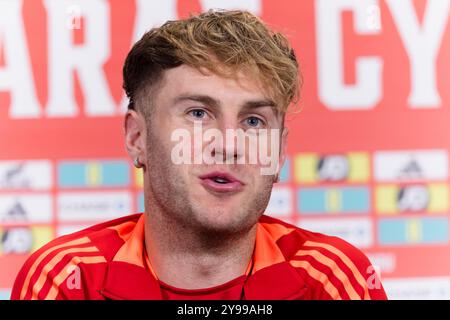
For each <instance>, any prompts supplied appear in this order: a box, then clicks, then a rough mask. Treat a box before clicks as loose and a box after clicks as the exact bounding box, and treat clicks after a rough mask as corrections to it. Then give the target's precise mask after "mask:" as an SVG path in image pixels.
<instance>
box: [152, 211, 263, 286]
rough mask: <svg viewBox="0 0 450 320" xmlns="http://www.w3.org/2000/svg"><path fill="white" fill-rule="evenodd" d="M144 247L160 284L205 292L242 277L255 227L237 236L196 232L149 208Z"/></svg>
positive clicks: (249, 258) (253, 243) (251, 250)
mask: <svg viewBox="0 0 450 320" xmlns="http://www.w3.org/2000/svg"><path fill="white" fill-rule="evenodd" d="M148 212H149V213H147V217H146V218H147V219H146V225H145V246H146V250H147V254H148V257H149V260H150V261H151V265H152V268H153V270H154V272H155V273H156V275H157V277H158V278H159V280H161V281H163V282H165V283H167V284H169V285H171V286H174V287H177V288H183V289H199V288H208V287H213V286H217V285H220V284H223V283H225V282H228V281H230V280H232V279H235V278H237V277H239V276H241V275H244V273H245V271H246V269H247V267H248V265H249V263H250V260H251V258H252V254H253V249H254V245H255V239H256V228H257V226H256V225H254V226H253V227H251V228H250V229H249V230H244V231H242V232H240V233H239V234H226V233H220V234H218V233H217V232H199V230H193V228H191V227H189V226H186V225H181V224H180V223H179V222H177V221H175V220H173V219H170V217H169V216H170V215H168V214H162V213H161V211H160V210H158V208H149V209H148Z"/></svg>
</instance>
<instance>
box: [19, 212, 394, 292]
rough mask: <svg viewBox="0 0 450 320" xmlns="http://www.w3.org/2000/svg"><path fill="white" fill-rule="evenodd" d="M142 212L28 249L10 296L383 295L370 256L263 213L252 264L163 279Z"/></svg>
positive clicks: (258, 226) (346, 244) (336, 240)
mask: <svg viewBox="0 0 450 320" xmlns="http://www.w3.org/2000/svg"><path fill="white" fill-rule="evenodd" d="M144 225H145V215H144V214H134V215H131V216H126V217H123V218H120V219H116V220H112V221H109V222H105V223H102V224H98V225H95V226H93V227H90V228H88V229H85V230H82V231H79V232H76V233H73V234H70V235H66V236H63V237H59V238H57V239H55V240H53V241H51V242H50V243H48V244H46V245H45V246H43V247H42V248H41V249H39V250H37V251H36V252H35V253H33V254H32V255H31V257H30V258H29V259H28V260H27V261H26V263H25V264H24V266H23V267H22V269H21V270H20V272H19V275H18V276H17V279H16V281H15V284H14V287H13V291H12V295H11V298H12V299H101V300H106V299H247V300H257V299H274V300H282V299H386V294H385V292H384V290H383V287H382V285H381V283H380V281H379V278H378V276H377V275H376V273H375V272H374V268H373V267H372V266H371V264H370V262H369V260H368V259H367V258H366V256H365V255H364V254H363V253H362V252H361V251H360V250H358V249H356V248H355V247H354V246H352V245H350V244H349V243H347V242H345V241H344V240H341V239H339V238H337V237H330V236H326V235H323V234H320V233H314V232H310V231H306V230H303V229H300V228H298V227H296V226H293V225H290V224H287V223H285V222H283V221H281V220H278V219H275V218H272V217H268V216H262V217H261V218H260V220H259V222H258V225H257V233H256V243H255V249H254V253H253V257H252V267H251V268H247V274H246V275H242V276H240V277H238V278H236V279H234V280H231V281H229V282H227V283H225V284H222V285H220V286H217V287H213V288H206V289H197V290H184V289H179V288H173V287H171V286H169V285H167V284H164V283H162V282H160V281H158V279H157V277H156V275H155V273H154V272H153V270H152V268H151V266H150V263H149V261H148V259H146V251H145V245H144Z"/></svg>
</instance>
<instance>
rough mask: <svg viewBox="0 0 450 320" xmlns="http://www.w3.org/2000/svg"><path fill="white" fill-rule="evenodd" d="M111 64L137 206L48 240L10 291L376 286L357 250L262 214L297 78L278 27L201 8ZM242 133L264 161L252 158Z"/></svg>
mask: <svg viewBox="0 0 450 320" xmlns="http://www.w3.org/2000/svg"><path fill="white" fill-rule="evenodd" d="M123 71H124V72H123V75H124V88H125V91H126V93H127V95H128V97H129V99H130V105H129V110H128V112H127V113H126V117H125V140H126V147H127V151H128V153H129V155H130V157H131V158H132V159H133V161H134V165H135V166H136V167H138V168H142V169H143V174H144V194H145V213H142V214H136V215H132V216H127V217H124V218H121V219H117V220H114V221H109V222H106V223H103V224H100V225H96V226H94V227H91V228H89V229H86V230H83V231H80V232H77V233H74V234H71V235H67V236H64V237H61V238H58V239H56V240H54V241H52V242H50V243H49V244H47V245H46V246H44V247H43V248H42V249H40V250H38V251H37V252H36V253H34V254H33V255H32V256H31V258H30V259H29V260H28V261H27V262H26V263H25V265H24V267H23V268H22V270H21V271H20V273H19V275H18V277H17V280H16V283H15V285H14V289H13V293H12V298H13V299H385V298H386V296H385V293H384V290H383V288H382V286H381V283H380V282H379V279H378V278H377V275H376V274H375V272H374V270H373V268H372V266H371V265H370V262H369V261H368V259H367V258H366V257H365V256H364V255H363V254H362V253H361V252H360V251H359V250H357V249H356V248H354V247H353V246H351V245H350V244H348V243H347V242H345V241H343V240H341V239H338V238H335V237H329V236H325V235H322V234H318V233H312V232H309V231H306V230H302V229H299V228H297V227H295V226H293V225H289V224H287V223H284V222H282V221H280V220H277V219H274V218H270V217H268V216H264V215H262V214H263V212H264V210H265V208H266V207H267V204H268V201H269V197H270V194H271V190H272V186H273V183H275V182H276V181H277V180H278V171H279V168H280V167H281V165H282V164H283V161H284V157H285V147H286V139H287V129H286V128H285V127H284V116H285V113H286V109H287V107H288V106H289V104H290V103H291V102H292V101H293V100H295V99H296V97H297V96H298V90H299V86H300V77H299V72H298V64H297V61H296V57H295V55H294V52H293V50H292V48H291V47H290V45H289V43H288V41H287V40H286V38H285V37H284V36H282V35H281V34H279V33H274V32H272V31H270V30H269V29H268V28H267V27H266V26H265V25H264V24H263V23H262V22H261V21H260V20H259V19H258V18H257V17H255V16H253V15H252V14H250V13H247V12H241V11H209V12H207V13H204V14H201V15H199V16H195V17H191V18H189V19H186V20H179V21H169V22H167V23H166V24H164V25H163V26H161V27H160V28H155V29H152V30H150V31H149V32H148V33H146V34H145V35H144V36H143V37H142V39H141V40H140V41H138V42H137V43H136V44H135V45H134V47H133V48H132V50H131V51H130V53H129V54H128V57H127V59H126V62H125V65H124V69H123ZM208 130H209V131H208ZM207 131H208V132H209V133H211V132H212V133H214V134H211V135H210V136H209V139H208V138H206V139H205V135H206V132H207ZM230 132H231V133H235V135H234V136H231V138H230V136H228V135H227V134H228V133H230ZM238 132H240V133H241V134H242V132H244V133H245V134H246V135H245V136H244V138H245V139H244V140H240V141H244V144H243V145H242V144H241V145H240V146H239V144H238V143H235V140H239V137H242V135H241V136H239V134H238ZM268 132H270V133H271V135H270V139H269V138H268V137H267V136H266V137H265V138H264V134H266V133H268ZM272 133H275V135H273V134H272ZM221 134H223V135H222V136H221ZM192 135H193V136H194V139H193V140H192V139H184V140H182V141H179V140H180V137H186V136H188V137H191V138H192ZM223 136H226V137H225V138H223ZM177 137H178V138H177ZM212 137H214V139H212ZM252 138H256V139H253V140H252ZM263 138H264V139H263ZM255 141H256V142H255ZM269 141H270V143H269ZM261 142H263V143H261ZM264 142H266V143H264ZM273 142H275V143H273ZM255 143H256V144H257V147H258V150H260V149H261V150H263V151H264V152H266V153H267V152H268V153H269V154H272V155H273V154H275V155H276V157H275V158H270V159H272V160H273V161H263V159H262V158H261V157H260V158H258V159H257V161H253V162H252V161H251V158H252V156H255V154H254V153H255V150H256V149H252V147H254V146H255ZM199 155H200V157H199ZM258 156H261V152H260V153H258ZM180 159H181V160H180ZM270 159H269V160H270ZM253 160H254V159H253ZM265 160H267V159H265ZM268 166H269V167H271V168H272V169H273V168H275V169H274V170H272V171H271V170H270V168H267V167H268ZM262 169H268V170H265V171H264V170H262Z"/></svg>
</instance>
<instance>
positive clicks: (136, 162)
mask: <svg viewBox="0 0 450 320" xmlns="http://www.w3.org/2000/svg"><path fill="white" fill-rule="evenodd" d="M133 164H134V166H135V167H136V168H142V164H141V163H140V162H139V158H138V157H136V158H134V161H133Z"/></svg>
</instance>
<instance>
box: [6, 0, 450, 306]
mask: <svg viewBox="0 0 450 320" xmlns="http://www.w3.org/2000/svg"><path fill="white" fill-rule="evenodd" d="M211 8H223V9H244V10H248V11H251V12H253V13H255V14H257V15H258V16H260V17H261V18H262V19H263V20H264V21H266V22H267V23H268V24H269V25H271V26H272V27H273V28H275V29H276V30H278V31H282V32H284V33H285V34H286V35H287V36H288V37H289V39H290V40H291V42H292V44H293V46H294V48H295V50H296V54H297V57H298V59H299V61H300V64H301V69H302V73H303V77H304V86H303V90H302V98H301V100H300V102H299V103H298V105H296V106H293V107H292V112H291V113H290V114H289V115H288V117H287V119H288V120H287V125H288V127H289V129H290V139H289V142H288V153H289V157H288V161H287V163H286V165H285V166H284V167H283V170H282V174H281V182H280V183H279V184H277V185H275V188H274V190H273V194H272V198H271V200H270V204H269V206H268V208H267V214H268V215H272V216H274V217H277V218H281V219H283V220H285V221H287V222H290V223H294V224H296V225H298V226H300V227H303V228H306V229H309V230H313V231H318V232H322V233H326V234H332V235H337V236H339V237H342V238H344V239H346V240H347V241H349V242H350V243H352V244H353V245H355V246H356V247H358V248H360V249H362V250H363V251H364V252H365V253H366V254H367V255H368V257H369V258H370V260H371V261H372V263H373V264H374V265H375V266H376V268H377V270H378V271H379V273H380V274H381V277H382V281H383V284H384V286H385V289H386V291H387V294H388V296H389V298H391V299H449V298H450V244H449V211H450V209H449V196H450V193H449V192H450V191H449V187H450V185H449V155H448V153H449V150H450V22H449V20H450V0H302V1H295V0H238V1H235V0H158V1H156V0H109V1H108V0H77V1H75V0H73V1H65V0H0V299H8V298H9V295H10V289H11V287H12V284H13V281H14V279H15V276H16V274H17V273H18V271H19V269H20V267H21V265H22V264H23V263H24V261H25V259H26V258H27V256H28V255H29V254H30V253H31V252H33V251H34V250H36V249H37V248H39V247H40V246H42V245H43V244H45V243H46V242H48V241H49V240H51V239H53V238H54V237H56V236H59V235H63V234H66V233H69V232H73V231H76V230H79V229H81V228H84V227H87V226H90V225H92V224H96V223H99V222H102V221H105V220H109V219H113V218H115V217H119V216H124V215H128V214H131V213H134V212H142V211H143V193H142V177H141V175H140V172H139V171H138V170H135V169H134V167H133V166H132V163H131V161H130V160H129V159H128V157H127V155H126V152H125V147H124V141H123V114H124V112H125V110H126V105H127V100H126V98H125V96H124V93H123V90H122V88H121V85H122V76H121V68H122V65H123V61H124V58H125V56H126V54H127V52H128V50H129V49H130V48H131V46H132V44H133V43H134V42H135V41H137V40H138V39H139V38H140V37H141V36H142V34H143V33H144V32H145V31H147V30H149V29H150V28H151V27H152V26H156V25H160V24H162V23H163V22H164V21H166V20H170V19H178V18H182V17H187V16H188V15H189V14H190V13H195V12H201V11H204V10H207V9H211ZM298 110H300V112H298ZM294 111H295V112H294Z"/></svg>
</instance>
